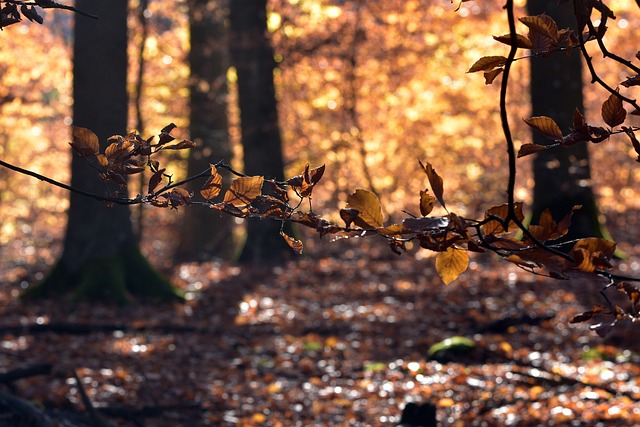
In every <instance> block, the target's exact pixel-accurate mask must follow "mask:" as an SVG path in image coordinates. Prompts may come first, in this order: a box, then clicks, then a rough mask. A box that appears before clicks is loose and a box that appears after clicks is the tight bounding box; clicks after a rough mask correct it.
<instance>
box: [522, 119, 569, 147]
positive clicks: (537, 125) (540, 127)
mask: <svg viewBox="0 0 640 427" xmlns="http://www.w3.org/2000/svg"><path fill="white" fill-rule="evenodd" d="M523 120H524V122H525V123H526V124H528V125H529V126H531V127H532V128H534V129H536V130H537V131H539V132H541V133H542V134H543V135H544V136H546V137H547V138H549V139H553V140H554V141H562V130H560V127H559V126H558V124H557V123H556V122H555V120H553V119H552V118H551V117H547V116H537V117H531V118H530V119H523Z"/></svg>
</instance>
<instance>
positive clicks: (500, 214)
mask: <svg viewBox="0 0 640 427" xmlns="http://www.w3.org/2000/svg"><path fill="white" fill-rule="evenodd" d="M513 208H514V213H515V216H516V218H517V219H518V220H519V221H522V220H523V219H524V213H523V212H522V202H516V203H515V205H514V207H513ZM508 215H509V205H508V204H506V203H505V204H503V205H498V206H493V207H491V208H489V209H488V210H487V211H486V212H485V213H484V217H485V219H487V218H491V217H495V218H496V219H494V220H492V221H489V222H487V223H486V224H484V225H483V226H482V229H483V231H484V234H485V236H488V235H491V234H504V233H509V232H512V231H515V230H517V229H518V225H517V224H516V223H515V222H513V221H509V224H507V228H506V229H505V226H504V225H503V224H502V222H501V221H499V220H498V219H497V218H501V219H503V220H505V219H507V216H508Z"/></svg>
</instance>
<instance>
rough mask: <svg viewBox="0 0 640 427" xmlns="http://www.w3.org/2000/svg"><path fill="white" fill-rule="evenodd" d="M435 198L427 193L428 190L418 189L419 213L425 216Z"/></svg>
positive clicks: (428, 212) (430, 209) (429, 211)
mask: <svg viewBox="0 0 640 427" xmlns="http://www.w3.org/2000/svg"><path fill="white" fill-rule="evenodd" d="M435 201H436V198H435V197H433V196H432V195H431V194H429V192H428V190H420V214H421V215H422V216H427V215H429V214H430V213H431V211H432V210H433V202H435Z"/></svg>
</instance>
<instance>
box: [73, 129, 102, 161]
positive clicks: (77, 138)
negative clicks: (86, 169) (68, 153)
mask: <svg viewBox="0 0 640 427" xmlns="http://www.w3.org/2000/svg"><path fill="white" fill-rule="evenodd" d="M71 147H73V149H74V150H75V151H76V153H78V154H79V155H80V156H83V157H84V156H92V155H96V154H98V152H99V151H100V141H99V140H98V135H96V134H95V133H93V131H91V130H89V129H87V128H81V127H74V128H73V133H72V142H71Z"/></svg>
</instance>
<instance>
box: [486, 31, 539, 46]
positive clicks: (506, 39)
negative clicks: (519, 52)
mask: <svg viewBox="0 0 640 427" xmlns="http://www.w3.org/2000/svg"><path fill="white" fill-rule="evenodd" d="M493 39H494V40H496V41H499V42H500V43H504V44H506V45H509V46H511V45H512V42H511V34H505V35H503V36H493ZM516 47H519V48H522V49H531V40H529V39H528V38H527V37H525V36H523V35H522V34H516Z"/></svg>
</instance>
